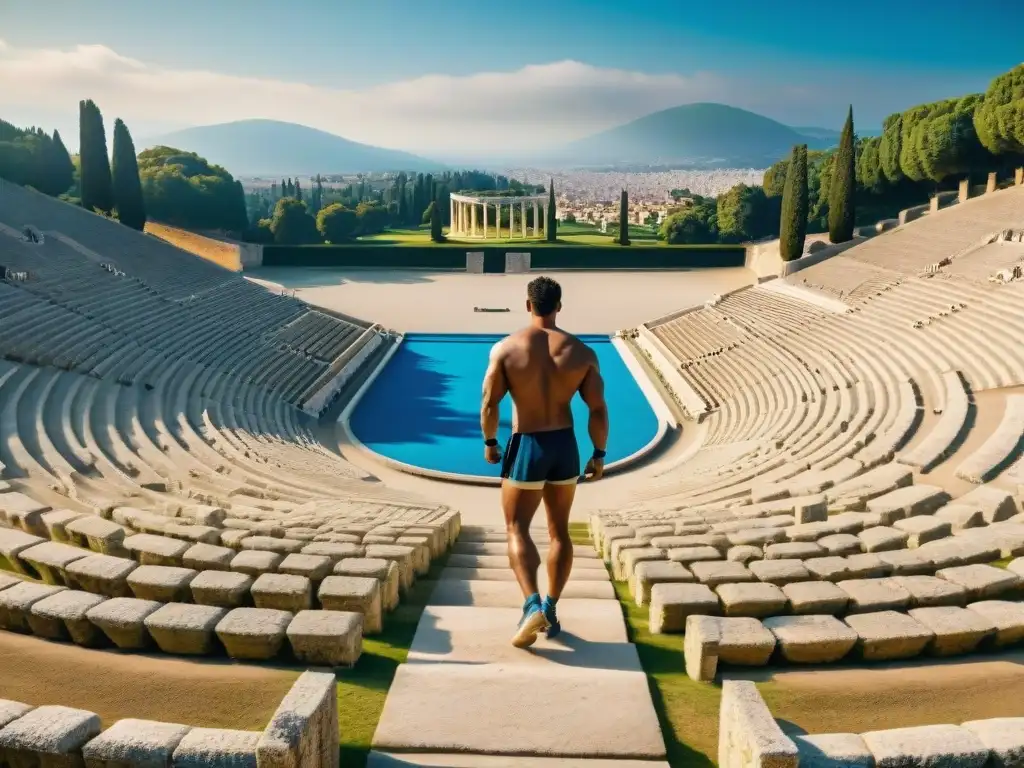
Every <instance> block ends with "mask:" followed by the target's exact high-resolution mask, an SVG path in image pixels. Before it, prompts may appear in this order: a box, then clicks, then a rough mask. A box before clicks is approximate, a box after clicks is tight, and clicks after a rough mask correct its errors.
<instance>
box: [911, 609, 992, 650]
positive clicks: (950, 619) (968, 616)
mask: <svg viewBox="0 0 1024 768" xmlns="http://www.w3.org/2000/svg"><path fill="white" fill-rule="evenodd" d="M908 613H909V614H910V615H911V616H912V617H914V618H915V619H916V620H917V621H918V622H920V623H921V624H923V625H924V626H926V627H928V629H930V630H931V631H932V632H934V633H935V640H934V642H933V643H932V645H931V648H930V649H929V652H930V653H931V654H932V655H934V656H954V655H957V654H960V653H970V652H971V651H973V650H974V649H975V648H977V647H978V645H979V644H980V643H981V642H982V641H983V640H985V639H986V638H987V637H989V636H990V635H994V634H995V631H996V628H995V625H994V624H993V623H992V622H991V621H989V620H988V619H987V618H985V617H984V616H982V615H981V614H980V613H974V612H973V611H968V610H967V609H965V608H954V607H938V608H912V609H911V610H910V611H909V612H908Z"/></svg>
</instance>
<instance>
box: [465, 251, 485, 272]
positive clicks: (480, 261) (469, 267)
mask: <svg viewBox="0 0 1024 768" xmlns="http://www.w3.org/2000/svg"><path fill="white" fill-rule="evenodd" d="M466 271H467V272H469V273H470V274H474V275H480V274H483V271H484V252H483V251H469V252H468V253H466Z"/></svg>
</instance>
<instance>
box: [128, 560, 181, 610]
mask: <svg viewBox="0 0 1024 768" xmlns="http://www.w3.org/2000/svg"><path fill="white" fill-rule="evenodd" d="M195 577H196V572H195V571H193V570H192V569H191V568H175V567H173V566H169V565H140V566H139V567H138V568H136V569H135V570H134V571H132V572H131V573H130V574H128V586H129V587H131V590H132V592H133V593H134V595H135V596H136V597H137V598H139V599H140V600H155V601H156V602H158V603H184V602H187V601H188V600H190V599H191V597H192V593H191V591H190V590H189V584H191V583H192V579H194V578H195Z"/></svg>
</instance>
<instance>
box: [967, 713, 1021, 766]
mask: <svg viewBox="0 0 1024 768" xmlns="http://www.w3.org/2000/svg"><path fill="white" fill-rule="evenodd" d="M961 727H962V728H964V729H965V730H968V731H970V732H971V733H973V734H974V735H975V736H977V737H978V741H980V742H981V743H982V744H983V745H984V746H985V748H986V749H988V750H989V759H988V763H987V765H989V766H991V767H992V768H1017V767H1018V766H1020V765H1024V717H993V718H991V719H990V720H971V721H969V722H966V723H964V724H963V725H962V726H961Z"/></svg>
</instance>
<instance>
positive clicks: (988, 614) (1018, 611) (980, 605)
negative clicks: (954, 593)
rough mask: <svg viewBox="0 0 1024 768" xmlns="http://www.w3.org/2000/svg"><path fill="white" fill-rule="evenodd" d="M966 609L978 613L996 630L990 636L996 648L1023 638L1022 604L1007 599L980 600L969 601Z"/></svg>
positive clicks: (1012, 643)
mask: <svg viewBox="0 0 1024 768" xmlns="http://www.w3.org/2000/svg"><path fill="white" fill-rule="evenodd" d="M967 610H969V611H972V612H974V613H977V614H979V615H980V616H981V617H982V618H983V619H984V620H985V621H988V622H989V623H991V624H992V625H993V626H994V627H995V629H996V631H995V634H994V635H993V636H991V638H990V639H991V641H992V644H993V645H994V646H995V647H996V648H1002V647H1004V646H1008V645H1016V644H1017V643H1019V642H1021V641H1022V640H1024V605H1022V604H1021V603H1012V602H1009V601H1007V600H981V601H979V602H977V603H971V604H970V605H968V606H967Z"/></svg>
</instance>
